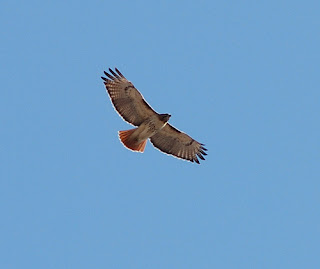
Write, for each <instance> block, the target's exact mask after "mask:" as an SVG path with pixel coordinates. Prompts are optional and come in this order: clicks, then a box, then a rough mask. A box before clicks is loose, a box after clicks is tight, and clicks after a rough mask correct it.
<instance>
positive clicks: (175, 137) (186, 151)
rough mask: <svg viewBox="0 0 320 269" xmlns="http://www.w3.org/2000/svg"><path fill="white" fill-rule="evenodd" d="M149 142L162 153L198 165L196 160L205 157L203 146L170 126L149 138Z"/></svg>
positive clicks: (167, 125)
mask: <svg viewBox="0 0 320 269" xmlns="http://www.w3.org/2000/svg"><path fill="white" fill-rule="evenodd" d="M150 141H151V143H152V144H153V145H154V146H155V147H156V148H158V149H159V150H161V151H162V152H165V153H167V154H170V155H173V156H175V157H177V158H181V159H184V160H188V161H191V162H196V163H198V164H199V163H200V162H199V160H198V158H200V159H201V160H204V157H203V156H204V155H207V153H206V152H205V151H207V149H206V148H205V147H204V144H201V143H199V142H197V141H196V140H194V139H192V138H191V137H190V136H188V135H187V134H185V133H183V132H181V131H179V130H177V129H176V128H174V127H173V126H171V125H170V124H166V125H165V127H163V128H162V129H161V130H160V131H159V132H158V133H156V134H155V135H154V136H152V137H151V138H150Z"/></svg>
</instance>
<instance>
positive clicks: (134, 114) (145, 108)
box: [101, 68, 156, 126]
mask: <svg viewBox="0 0 320 269" xmlns="http://www.w3.org/2000/svg"><path fill="white" fill-rule="evenodd" d="M115 71H116V72H114V71H113V70H111V69H110V68H109V72H110V73H111V74H112V75H111V74H109V73H107V72H104V74H105V75H106V76H107V77H108V78H109V79H107V78H105V77H101V78H102V79H103V80H104V85H105V86H106V89H107V91H108V93H109V96H110V99H111V102H112V103H113V105H114V108H115V109H116V111H117V112H118V113H119V114H120V116H121V117H122V118H123V119H124V120H125V121H127V122H129V123H131V124H133V125H135V126H139V125H140V124H141V123H142V122H144V121H145V120H146V119H147V118H148V117H150V116H152V115H154V114H155V113H156V112H155V111H154V110H153V109H152V108H151V107H150V106H149V105H148V103H147V102H146V101H145V100H144V99H143V97H142V95H141V93H140V92H139V91H138V90H137V89H136V88H135V87H134V86H133V84H132V83H131V82H130V81H128V80H127V79H126V78H125V77H124V76H123V75H122V74H121V73H120V71H119V70H118V69H117V68H115Z"/></svg>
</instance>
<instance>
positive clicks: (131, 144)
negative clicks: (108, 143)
mask: <svg viewBox="0 0 320 269" xmlns="http://www.w3.org/2000/svg"><path fill="white" fill-rule="evenodd" d="M135 130H136V129H131V130H126V131H119V137H120V140H121V142H122V143H123V145H124V146H125V147H127V148H128V149H131V150H133V151H139V152H144V148H145V147H146V144H147V139H146V140H144V141H142V142H141V143H137V142H135V141H134V139H132V137H131V135H132V133H133V132H134V131H135Z"/></svg>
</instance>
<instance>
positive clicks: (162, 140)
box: [101, 68, 207, 163]
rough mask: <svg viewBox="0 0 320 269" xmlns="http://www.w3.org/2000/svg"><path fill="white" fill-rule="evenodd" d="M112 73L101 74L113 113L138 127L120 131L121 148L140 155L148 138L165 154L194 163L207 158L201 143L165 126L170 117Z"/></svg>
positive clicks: (168, 125)
mask: <svg viewBox="0 0 320 269" xmlns="http://www.w3.org/2000/svg"><path fill="white" fill-rule="evenodd" d="M115 71H116V72H114V71H113V70H112V69H110V68H109V72H110V73H111V74H109V73H107V72H104V73H105V75H106V76H107V77H108V78H105V77H101V78H102V79H103V80H104V84H105V87H106V89H107V92H108V94H109V96H110V99H111V102H112V104H113V105H114V108H115V110H116V111H117V112H118V113H119V115H120V116H121V117H122V118H123V119H124V120H125V121H127V122H128V123H130V124H132V125H134V126H137V127H138V128H135V129H131V130H127V131H120V132H119V137H120V140H121V142H122V143H123V144H124V146H125V147H127V148H128V149H130V150H133V151H138V152H143V151H144V149H145V146H146V142H147V140H148V139H150V141H151V143H152V144H153V145H154V146H155V147H156V148H158V149H159V150H161V151H162V152H164V153H167V154H170V155H173V156H175V157H177V158H181V159H184V160H188V161H191V162H196V163H199V160H198V158H200V159H202V160H204V157H203V156H204V155H207V154H206V152H205V151H206V150H207V149H206V148H205V147H204V144H201V143H199V142H197V141H196V140H194V139H192V138H191V137H190V136H188V135H187V134H185V133H183V132H181V131H179V130H177V129H176V128H174V127H173V126H171V125H170V124H169V123H167V122H168V120H169V118H170V117H171V115H169V114H158V113H157V112H155V111H154V110H153V109H152V108H151V107H150V105H149V104H148V103H147V102H146V101H145V100H144V98H143V96H142V95H141V93H140V92H139V91H138V90H137V89H136V88H135V87H134V86H133V84H132V83H131V82H130V81H128V80H127V79H126V78H125V77H124V76H123V75H122V74H121V73H120V71H119V70H118V69H117V68H115Z"/></svg>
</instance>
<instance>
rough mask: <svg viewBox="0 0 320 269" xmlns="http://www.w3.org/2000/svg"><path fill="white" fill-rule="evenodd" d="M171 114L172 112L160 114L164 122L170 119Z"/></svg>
mask: <svg viewBox="0 0 320 269" xmlns="http://www.w3.org/2000/svg"><path fill="white" fill-rule="evenodd" d="M170 117H171V115H170V114H160V115H159V118H160V120H161V121H163V122H167V121H168V120H169V119H170Z"/></svg>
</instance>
